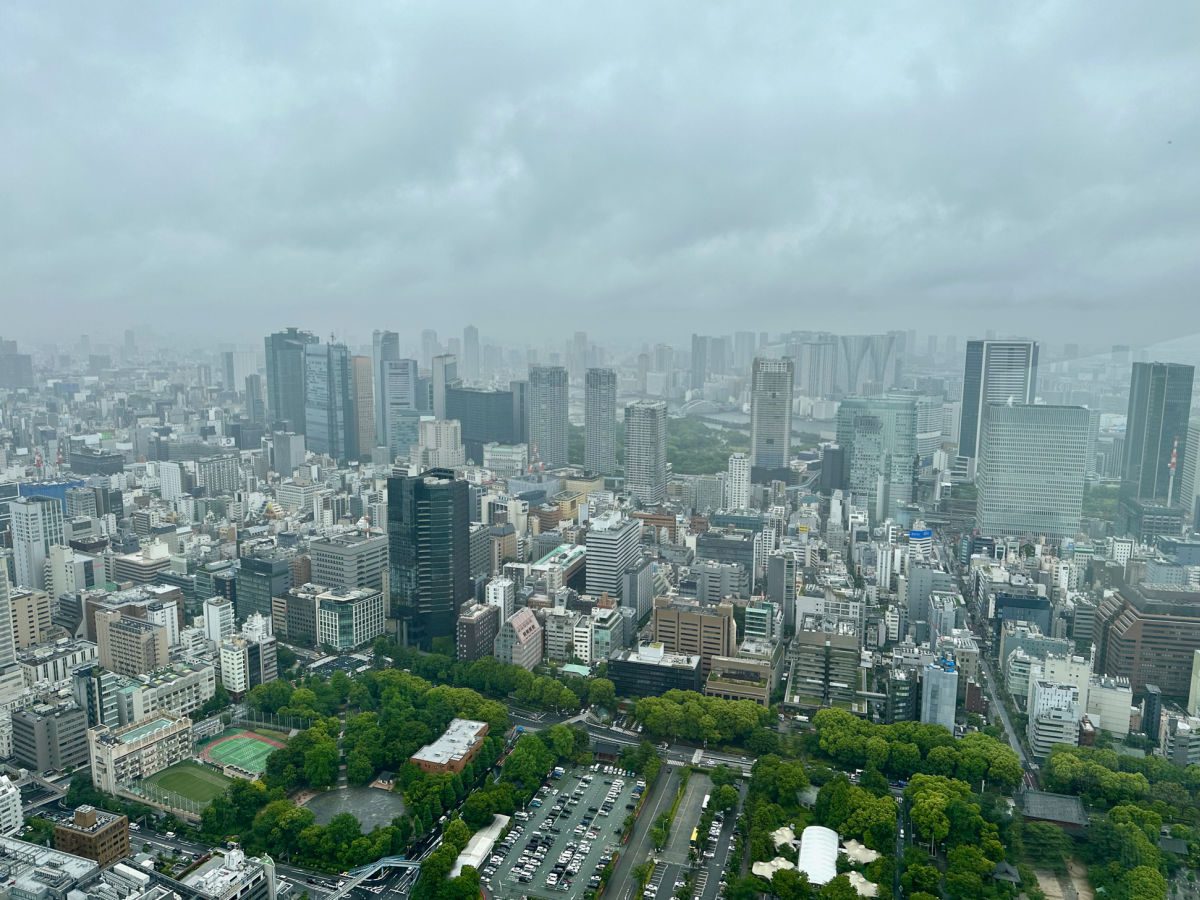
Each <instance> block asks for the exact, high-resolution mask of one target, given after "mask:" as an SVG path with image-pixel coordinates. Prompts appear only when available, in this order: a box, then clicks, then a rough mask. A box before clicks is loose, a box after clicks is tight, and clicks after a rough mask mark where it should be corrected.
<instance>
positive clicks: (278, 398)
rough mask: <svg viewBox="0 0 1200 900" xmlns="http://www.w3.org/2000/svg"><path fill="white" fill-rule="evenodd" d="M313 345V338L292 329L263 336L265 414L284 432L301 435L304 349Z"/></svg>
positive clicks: (302, 423)
mask: <svg viewBox="0 0 1200 900" xmlns="http://www.w3.org/2000/svg"><path fill="white" fill-rule="evenodd" d="M316 342H317V337H316V335H314V334H311V333H309V332H307V331H299V330H298V329H295V328H289V329H287V330H286V331H277V332H275V333H274V334H269V335H267V337H266V340H265V344H266V351H267V411H268V413H269V414H270V416H271V421H272V422H286V423H287V429H286V430H290V431H295V432H297V433H303V432H304V348H305V346H307V345H308V344H315V343H316Z"/></svg>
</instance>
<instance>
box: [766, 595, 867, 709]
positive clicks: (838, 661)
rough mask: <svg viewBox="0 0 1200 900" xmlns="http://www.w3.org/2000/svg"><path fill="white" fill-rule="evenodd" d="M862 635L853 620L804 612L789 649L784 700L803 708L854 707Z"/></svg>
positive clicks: (856, 695) (856, 696)
mask: <svg viewBox="0 0 1200 900" xmlns="http://www.w3.org/2000/svg"><path fill="white" fill-rule="evenodd" d="M860 650H861V647H860V637H859V635H858V633H857V632H856V631H855V629H854V626H853V625H852V624H851V623H850V622H839V623H830V622H823V621H821V620H820V619H818V618H817V617H815V616H805V617H804V618H803V619H801V620H799V621H798V622H797V624H796V636H795V637H794V638H793V639H792V645H791V648H790V650H789V654H790V659H791V677H790V678H789V679H788V683H787V693H786V697H785V701H786V702H787V703H788V704H790V705H792V706H798V707H801V708H803V709H816V708H820V707H825V706H834V707H838V708H841V709H854V708H855V705H856V703H857V698H858V689H859V682H860V679H861V675H860V670H859V662H860V657H861V654H860Z"/></svg>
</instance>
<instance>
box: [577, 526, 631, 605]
mask: <svg viewBox="0 0 1200 900" xmlns="http://www.w3.org/2000/svg"><path fill="white" fill-rule="evenodd" d="M584 541H585V546H586V547H587V564H586V569H585V571H586V574H587V592H588V593H589V594H592V595H594V596H597V597H598V596H600V595H601V594H605V593H607V594H608V595H609V596H610V597H620V596H621V589H622V584H621V580H622V579H621V576H622V575H623V574H624V572H625V570H626V569H628V568H629V567H630V566H631V565H633V563H634V562H636V561H637V559H638V557H639V556H640V555H641V545H642V523H641V520H640V519H627V518H625V517H624V516H622V515H621V514H620V513H619V512H616V511H611V512H607V513H605V514H604V515H602V516H597V517H596V518H595V519H592V521H591V524H590V525H589V526H588V530H587V535H586V536H585V538H584Z"/></svg>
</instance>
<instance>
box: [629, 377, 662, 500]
mask: <svg viewBox="0 0 1200 900" xmlns="http://www.w3.org/2000/svg"><path fill="white" fill-rule="evenodd" d="M625 490H626V491H627V492H628V493H629V494H630V496H632V497H633V498H634V499H635V500H637V502H638V503H639V504H640V505H642V506H644V507H654V506H658V505H659V504H661V503H662V502H663V501H665V500H666V499H667V404H666V403H664V402H662V401H661V400H639V401H637V402H636V403H631V404H629V406H627V407H625Z"/></svg>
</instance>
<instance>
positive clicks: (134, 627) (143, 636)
mask: <svg viewBox="0 0 1200 900" xmlns="http://www.w3.org/2000/svg"><path fill="white" fill-rule="evenodd" d="M96 646H97V650H98V654H97V655H98V656H99V658H100V665H102V666H104V668H106V669H111V670H112V671H113V672H117V673H119V674H121V675H141V674H143V673H146V672H153V671H155V670H157V669H161V668H163V667H164V666H166V665H167V664H168V663H169V662H170V659H169V657H168V646H167V629H166V628H164V627H163V626H162V625H157V624H155V623H153V622H148V621H146V620H145V619H133V618H130V617H128V616H125V615H122V614H121V613H120V612H118V611H116V610H97V611H96Z"/></svg>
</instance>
